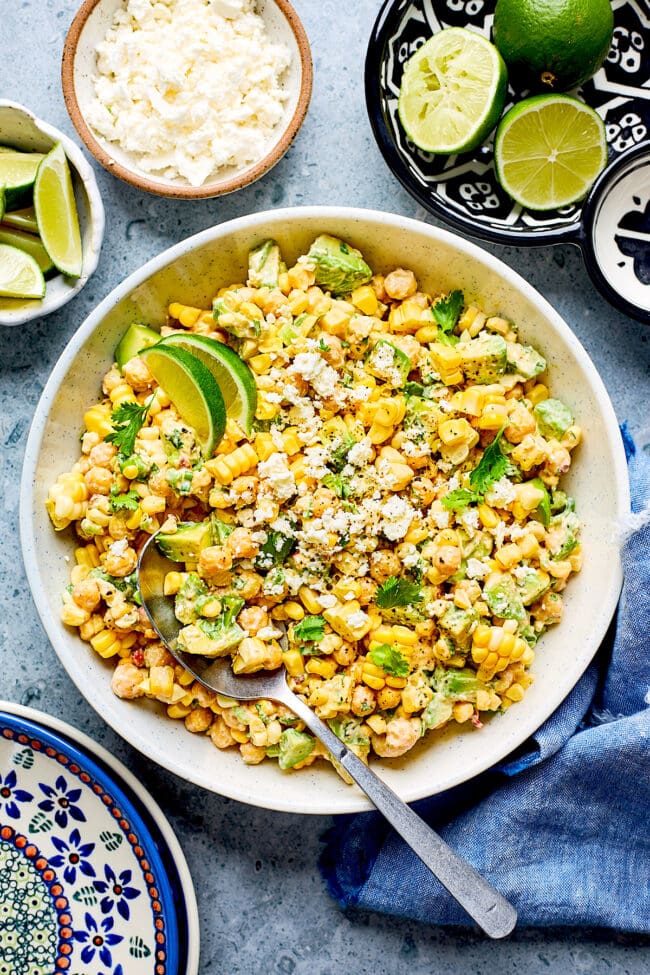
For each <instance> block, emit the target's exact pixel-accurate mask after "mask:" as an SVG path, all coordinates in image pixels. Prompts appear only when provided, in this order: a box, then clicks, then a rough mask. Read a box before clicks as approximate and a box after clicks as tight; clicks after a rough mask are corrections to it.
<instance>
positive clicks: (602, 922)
mask: <svg viewBox="0 0 650 975" xmlns="http://www.w3.org/2000/svg"><path fill="white" fill-rule="evenodd" d="M621 432H622V435H623V441H624V444H625V450H626V454H627V458H628V463H629V470H630V482H631V489H632V512H633V513H632V514H631V515H630V523H629V533H628V535H627V537H626V539H625V541H624V544H623V549H622V561H623V571H624V584H623V591H622V594H621V600H620V603H619V609H618V617H617V621H616V630H615V635H614V639H613V648H611V654H610V652H609V648H610V647H611V643H612V640H611V632H612V631H610V639H609V640H607V639H606V640H605V642H604V644H603V646H602V647H601V649H600V651H599V653H598V655H597V658H596V660H595V661H594V663H593V664H592V665H591V666H590V667H589V669H588V670H587V671H586V673H585V674H584V675H583V677H582V678H581V680H580V681H579V682H578V684H577V685H576V687H575V688H574V690H573V692H572V693H571V694H570V695H569V697H568V698H567V699H566V700H565V701H564V703H563V704H562V705H561V706H560V707H559V708H558V710H557V711H556V712H555V713H554V714H553V715H552V716H551V717H550V718H549V719H548V721H546V723H545V724H544V725H543V726H542V727H541V728H540V729H539V731H538V732H537V733H536V734H535V735H534V737H533V738H532V739H531V740H529V741H528V742H526V744H525V745H524V746H522V748H521V749H519V751H518V752H517V753H516V754H515V755H513V756H509V758H508V759H506V760H505V761H504V762H502V763H501V764H500V765H497V766H495V767H494V768H492V769H490V770H488V771H487V772H485V773H484V774H483V775H481V776H479V777H478V778H476V779H473V780H472V781H471V782H469V783H465V784H464V785H461V786H458V787H457V788H455V789H452V790H450V791H448V792H446V793H443V794H441V795H439V796H434V797H432V798H430V799H425V800H421V801H420V802H418V803H415V804H414V808H415V809H416V810H417V812H418V813H419V814H420V815H421V816H422V817H423V818H424V819H425V820H426V821H427V822H428V823H429V824H430V825H431V826H432V827H434V829H436V830H438V831H439V832H440V833H441V835H442V836H443V837H444V839H445V840H446V841H447V842H448V843H449V844H450V845H451V846H452V847H453V848H454V849H455V850H457V851H458V853H460V854H461V856H463V857H465V858H466V859H467V860H468V861H469V862H470V863H472V864H473V865H474V866H475V867H476V869H477V870H478V871H479V873H481V874H482V875H483V876H485V877H486V878H487V879H488V880H490V882H491V883H492V884H494V886H495V887H496V888H497V890H499V891H500V892H501V893H502V894H503V895H504V896H505V897H506V898H508V900H510V901H511V903H512V904H513V905H514V906H515V907H516V908H517V911H518V914H519V922H518V923H519V926H520V927H524V926H535V927H540V926H547V925H566V926H583V925H586V926H590V927H603V928H615V929H618V930H623V931H630V932H643V933H650V707H649V706H648V705H649V704H650V652H649V651H650V640H649V637H648V634H649V632H650V454H648V453H647V452H643V451H637V450H636V448H635V445H634V442H633V440H632V438H631V437H630V435H629V433H628V432H627V430H626V428H625V426H623V427H622V428H621ZM324 841H325V844H326V845H325V849H324V851H323V854H322V856H321V860H320V868H321V872H322V873H323V876H324V877H325V879H326V881H327V886H328V888H329V891H330V893H331V894H332V896H333V897H335V898H336V899H337V900H338V901H339V903H340V904H341V905H342V906H343V907H348V906H357V907H362V908H366V909H368V910H373V911H381V912H383V913H386V914H396V915H399V916H402V917H408V918H413V919H416V920H419V921H427V922H429V923H430V924H450V925H451V924H458V925H468V924H472V921H471V920H470V918H469V917H468V916H467V915H466V914H465V912H464V911H463V910H462V908H461V907H459V906H458V905H457V904H456V902H455V901H454V900H453V899H452V898H451V897H450V895H449V894H448V893H447V892H446V891H445V889H444V888H443V887H442V886H441V884H440V883H439V882H438V881H437V880H436V879H435V878H434V877H432V875H431V874H430V873H429V872H428V870H427V869H426V868H425V867H424V866H423V865H422V863H421V862H420V860H419V859H418V858H417V857H416V856H415V854H414V853H412V851H411V850H410V849H409V848H408V847H407V846H406V845H405V844H404V842H403V841H402V840H401V839H400V837H399V836H398V835H397V834H396V833H395V832H394V831H393V829H392V828H391V827H390V826H388V824H387V823H386V821H385V820H384V819H383V817H381V816H380V815H379V814H378V813H362V814H360V815H356V816H346V817H341V819H340V820H339V821H338V822H337V824H336V825H335V826H334V827H333V828H332V829H330V830H329V831H328V833H327V834H326V835H325V837H324Z"/></svg>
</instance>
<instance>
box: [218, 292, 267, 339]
mask: <svg viewBox="0 0 650 975" xmlns="http://www.w3.org/2000/svg"><path fill="white" fill-rule="evenodd" d="M212 317H213V318H214V320H215V322H217V324H218V325H219V328H223V329H224V330H225V331H226V332H228V333H229V334H230V335H234V336H235V338H238V339H256V338H257V337H258V336H259V334H260V332H261V330H262V311H261V310H260V317H259V319H257V318H248V317H247V316H246V315H242V313H241V312H239V311H234V310H233V309H232V308H231V307H230V306H229V305H228V302H227V301H226V297H225V296H222V297H221V298H215V300H214V303H213V305H212Z"/></svg>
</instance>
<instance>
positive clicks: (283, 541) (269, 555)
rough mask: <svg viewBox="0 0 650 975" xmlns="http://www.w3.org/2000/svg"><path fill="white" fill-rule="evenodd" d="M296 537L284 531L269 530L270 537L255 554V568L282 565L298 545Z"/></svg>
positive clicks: (263, 568)
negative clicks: (284, 533)
mask: <svg viewBox="0 0 650 975" xmlns="http://www.w3.org/2000/svg"><path fill="white" fill-rule="evenodd" d="M296 544H297V542H296V539H295V538H291V537H290V536H288V535H283V534H282V532H269V535H268V538H267V539H266V541H265V542H264V544H263V545H262V547H261V549H260V550H259V552H258V553H257V555H256V556H255V568H256V569H261V570H262V571H264V570H266V569H271V568H273V566H275V565H282V564H283V562H286V560H287V559H288V558H289V556H290V555H291V553H292V552H293V550H294V548H295V547H296Z"/></svg>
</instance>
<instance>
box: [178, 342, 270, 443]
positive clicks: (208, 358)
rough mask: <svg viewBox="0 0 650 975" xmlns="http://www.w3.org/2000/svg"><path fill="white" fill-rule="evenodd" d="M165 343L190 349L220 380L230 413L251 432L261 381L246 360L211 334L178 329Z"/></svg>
mask: <svg viewBox="0 0 650 975" xmlns="http://www.w3.org/2000/svg"><path fill="white" fill-rule="evenodd" d="M162 345H166V346H169V345H173V346H175V347H177V348H181V349H186V350H187V351H188V352H191V353H192V355H193V356H196V358H197V359H199V361H200V362H202V363H203V365H204V366H205V367H206V369H208V370H209V371H210V372H211V373H212V375H213V376H214V378H215V379H216V381H217V383H218V384H219V389H220V390H221V394H222V396H223V401H224V403H225V406H226V414H227V416H229V417H230V418H231V419H232V420H235V422H236V423H237V424H238V425H239V426H240V427H241V428H242V430H243V431H244V433H245V434H246V436H249V435H250V432H251V428H252V425H253V419H254V417H255V410H256V409H257V385H256V383H255V377H254V375H253V373H252V372H251V370H250V369H249V367H248V366H247V365H246V363H245V362H244V361H243V360H242V359H240V358H239V356H238V355H237V353H236V352H234V351H233V349H231V348H229V347H228V346H227V345H224V343H223V342H217V341H216V339H211V338H209V336H207V335H194V334H193V333H191V332H174V333H173V334H172V335H167V336H166V337H165V338H164V339H163V341H162Z"/></svg>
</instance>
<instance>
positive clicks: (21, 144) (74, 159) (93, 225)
mask: <svg viewBox="0 0 650 975" xmlns="http://www.w3.org/2000/svg"><path fill="white" fill-rule="evenodd" d="M57 142H60V143H61V144H62V146H63V149H64V151H65V154H66V156H67V159H68V163H69V164H70V172H71V174H72V184H73V186H74V194H75V200H76V203H77V212H78V214H79V228H80V230H81V243H82V248H83V266H82V272H81V275H80V277H78V278H64V277H63V275H62V274H56V275H54V276H53V277H51V278H49V279H48V280H47V281H46V289H45V297H44V298H41V299H40V300H38V301H36V300H30V299H25V300H21V299H15V298H0V325H23V324H24V323H25V322H29V321H31V320H32V319H33V318H41V317H43V316H44V315H49V314H50V312H53V311H56V309H57V308H60V307H61V305H65V303H66V302H67V301H70V299H71V298H74V296H75V295H76V294H77V293H78V292H79V291H81V289H82V288H83V286H84V284H85V283H86V281H87V280H88V278H89V277H90V275H91V274H92V273H93V271H94V270H95V268H96V267H97V262H98V261H99V252H100V250H101V246H102V238H103V236H104V205H103V203H102V199H101V196H100V195H99V190H98V189H97V183H96V182H95V174H94V173H93V171H92V169H91V168H90V166H89V165H88V163H87V162H86V160H85V159H84V157H83V154H82V152H81V150H80V149H79V148H78V147H77V146H76V145H75V144H74V142H73V141H72V140H71V139H69V138H68V136H67V135H65V134H64V133H63V132H60V131H59V130H58V129H55V128H54V126H53V125H49V124H48V123H47V122H43V120H42V119H39V118H37V117H36V116H35V115H34V113H33V112H30V110H29V109H28V108H25V107H24V106H23V105H18V104H17V103H16V102H10V101H5V100H0V145H7V146H12V147H13V148H15V149H22V150H25V151H27V152H49V151H50V149H51V148H52V147H53V146H55V145H56V143H57Z"/></svg>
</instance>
